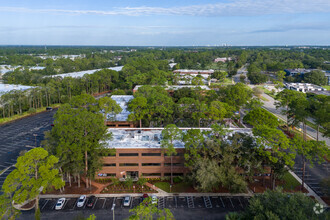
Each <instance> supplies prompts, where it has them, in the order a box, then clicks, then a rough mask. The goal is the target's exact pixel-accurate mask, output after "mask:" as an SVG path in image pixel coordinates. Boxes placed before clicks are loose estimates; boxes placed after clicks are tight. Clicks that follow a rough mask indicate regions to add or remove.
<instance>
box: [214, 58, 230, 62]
mask: <svg viewBox="0 0 330 220" xmlns="http://www.w3.org/2000/svg"><path fill="white" fill-rule="evenodd" d="M231 60H233V58H231V57H218V58H216V59H214V61H213V62H215V63H218V62H223V63H225V62H228V61H231Z"/></svg>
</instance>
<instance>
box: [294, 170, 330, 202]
mask: <svg viewBox="0 0 330 220" xmlns="http://www.w3.org/2000/svg"><path fill="white" fill-rule="evenodd" d="M289 173H290V174H291V175H292V176H293V177H294V178H295V179H296V180H297V181H298V182H299V183H300V184H302V180H301V179H300V177H299V176H297V175H296V174H295V173H294V172H293V171H291V170H289ZM304 187H305V189H307V191H308V193H307V194H306V195H307V196H313V197H314V198H315V199H316V200H317V201H318V202H319V203H320V204H322V205H323V206H324V207H328V205H327V204H326V203H325V202H324V201H323V200H322V199H321V197H319V196H318V195H317V194H316V193H315V192H314V190H313V189H312V188H310V187H309V186H308V185H307V184H306V183H304Z"/></svg>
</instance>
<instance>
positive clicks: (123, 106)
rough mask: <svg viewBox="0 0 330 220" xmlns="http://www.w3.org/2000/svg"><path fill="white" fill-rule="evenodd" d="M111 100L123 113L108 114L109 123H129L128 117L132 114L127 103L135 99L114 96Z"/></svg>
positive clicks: (129, 96)
mask: <svg viewBox="0 0 330 220" xmlns="http://www.w3.org/2000/svg"><path fill="white" fill-rule="evenodd" d="M111 98H112V99H113V100H114V101H116V102H117V104H118V105H120V107H121V109H122V111H121V112H120V113H119V114H117V115H113V114H107V119H108V120H109V121H127V118H128V115H129V114H130V113H131V112H129V111H128V109H127V103H128V102H129V101H131V100H132V99H134V96H132V95H112V96H111Z"/></svg>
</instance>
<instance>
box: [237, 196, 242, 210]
mask: <svg viewBox="0 0 330 220" xmlns="http://www.w3.org/2000/svg"><path fill="white" fill-rule="evenodd" d="M237 198H238V201H239V204H241V207H242V208H243V204H242V202H241V200H240V199H239V197H237Z"/></svg>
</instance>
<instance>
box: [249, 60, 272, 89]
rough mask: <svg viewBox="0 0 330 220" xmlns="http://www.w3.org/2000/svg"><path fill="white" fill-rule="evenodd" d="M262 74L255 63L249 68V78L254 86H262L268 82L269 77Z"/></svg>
mask: <svg viewBox="0 0 330 220" xmlns="http://www.w3.org/2000/svg"><path fill="white" fill-rule="evenodd" d="M260 72H261V70H260V69H259V68H258V67H257V66H256V65H255V64H254V63H252V64H251V65H250V66H249V67H248V73H247V77H248V79H249V80H250V81H251V83H252V84H261V83H265V82H267V80H268V77H267V75H265V74H262V73H260Z"/></svg>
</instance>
